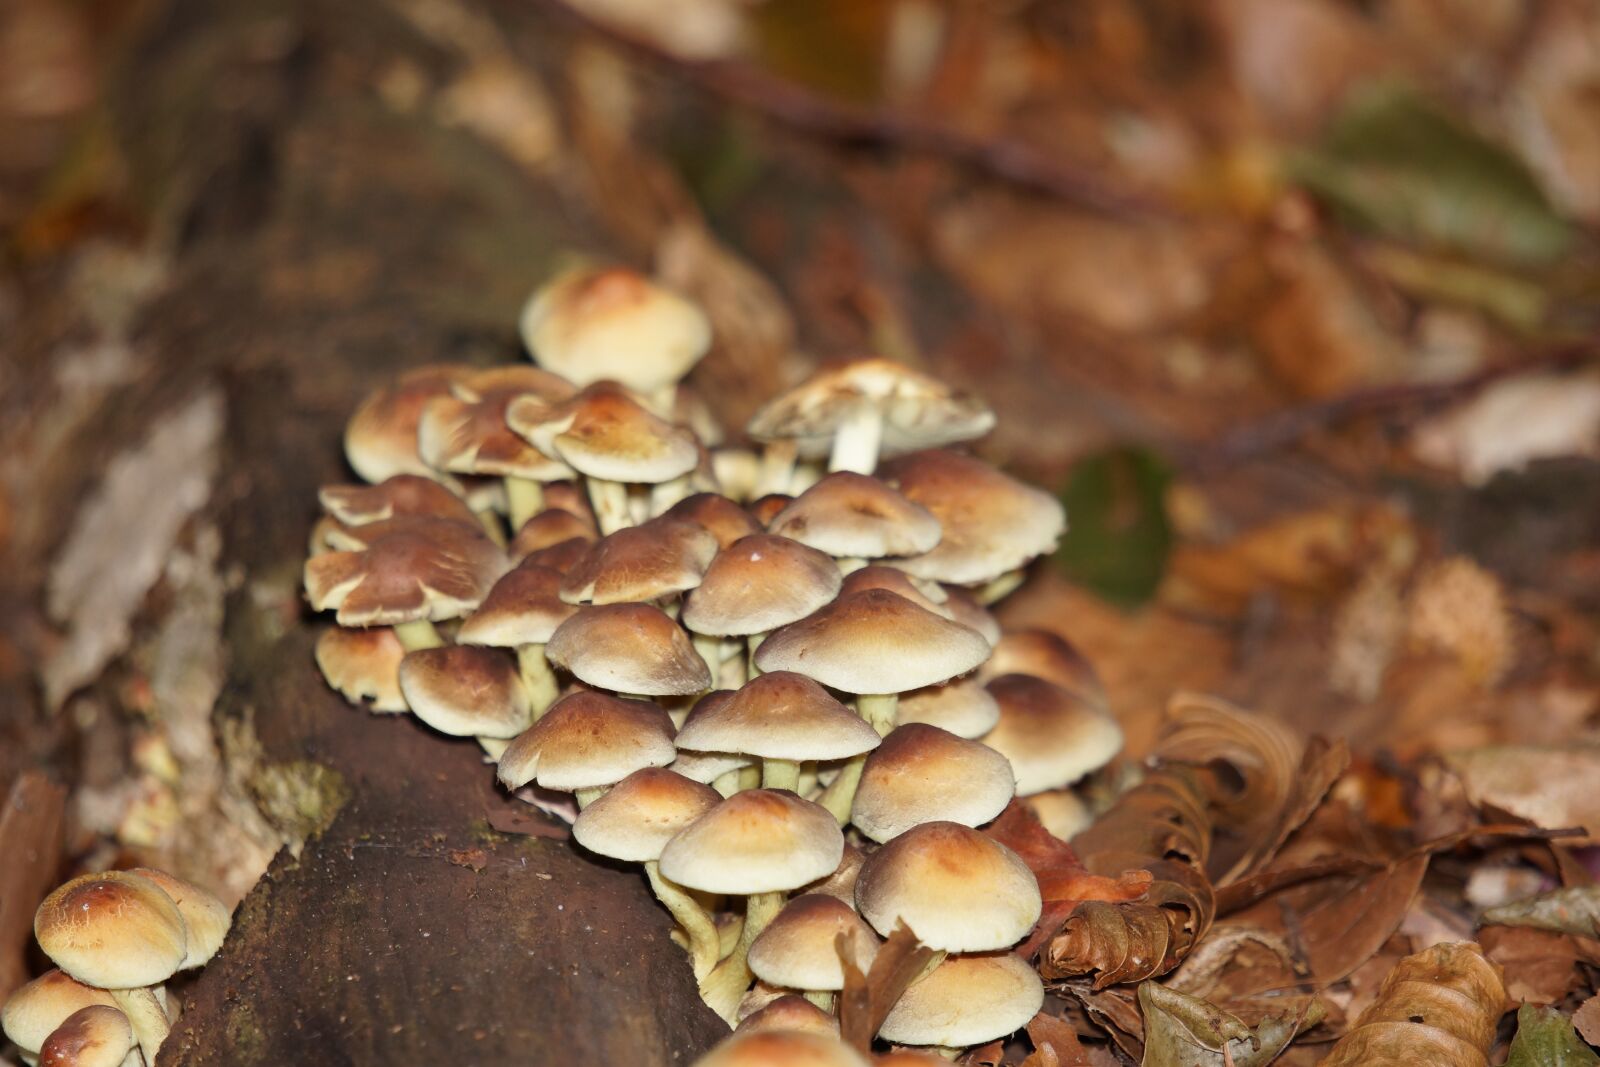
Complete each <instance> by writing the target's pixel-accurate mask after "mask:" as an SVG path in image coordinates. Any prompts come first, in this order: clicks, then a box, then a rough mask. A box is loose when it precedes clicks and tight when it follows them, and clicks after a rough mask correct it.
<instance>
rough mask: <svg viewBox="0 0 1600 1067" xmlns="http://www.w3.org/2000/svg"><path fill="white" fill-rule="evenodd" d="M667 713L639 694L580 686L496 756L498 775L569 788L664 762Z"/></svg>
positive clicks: (518, 782) (668, 758)
mask: <svg viewBox="0 0 1600 1067" xmlns="http://www.w3.org/2000/svg"><path fill="white" fill-rule="evenodd" d="M672 732H673V731H672V719H671V718H669V717H668V716H667V713H666V712H665V711H662V710H661V709H660V708H659V707H657V706H656V705H654V704H651V703H649V702H648V701H644V700H622V699H620V698H618V697H614V696H609V695H607V694H605V693H596V692H592V691H583V690H580V691H578V692H575V693H571V694H569V695H568V696H564V697H562V698H561V699H560V700H558V701H556V702H555V703H554V704H552V705H551V706H550V710H549V711H547V712H545V714H544V717H543V718H541V719H540V720H539V721H538V722H536V723H534V724H533V726H532V728H530V729H529V730H527V731H525V732H524V733H523V734H522V735H521V736H519V737H518V738H517V739H516V740H515V741H513V742H511V744H510V746H509V747H507V748H506V750H505V752H504V753H503V754H502V755H501V756H500V764H499V777H500V780H501V781H502V782H504V783H505V784H506V785H507V786H509V787H510V788H512V789H519V788H521V787H522V786H525V785H527V784H528V783H529V782H533V781H536V782H538V784H539V785H541V786H544V787H545V788H546V789H559V790H562V791H564V792H574V791H576V790H579V789H596V788H599V787H601V786H608V785H614V784H615V783H617V782H620V781H622V780H623V779H624V778H626V777H627V776H628V775H630V774H632V773H633V772H634V771H637V770H642V769H643V768H645V767H665V766H666V765H667V764H669V763H671V762H672V759H673V757H674V756H676V755H677V750H676V749H674V748H673V747H672Z"/></svg>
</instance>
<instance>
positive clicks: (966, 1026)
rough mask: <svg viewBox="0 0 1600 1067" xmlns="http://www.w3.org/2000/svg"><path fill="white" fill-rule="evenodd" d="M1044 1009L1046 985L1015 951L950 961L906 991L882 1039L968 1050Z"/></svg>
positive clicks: (1014, 1028)
mask: <svg viewBox="0 0 1600 1067" xmlns="http://www.w3.org/2000/svg"><path fill="white" fill-rule="evenodd" d="M1043 1006H1044V983H1042V982H1041V981H1040V980H1039V974H1038V972H1037V971H1035V970H1034V969H1033V967H1032V965H1030V964H1029V963H1028V961H1027V960H1025V959H1023V958H1022V957H1021V956H1018V955H1017V954H1016V953H1014V952H994V953H983V954H978V955H970V956H950V957H949V958H947V959H946V960H944V962H942V963H940V964H939V965H938V966H937V967H935V968H934V969H933V970H932V971H930V972H929V973H928V975H927V977H925V978H923V979H922V980H920V981H918V982H915V983H913V984H912V985H911V986H910V987H909V988H907V989H906V991H905V993H903V994H902V995H901V997H900V999H899V1000H898V1001H896V1002H895V1005H894V1007H893V1008H891V1009H889V1014H888V1015H887V1016H886V1017H885V1018H884V1020H883V1025H882V1026H881V1027H879V1028H878V1036H879V1037H881V1038H883V1039H884V1040H885V1041H893V1042H896V1043H898V1044H903V1045H932V1046H934V1047H936V1048H938V1049H941V1050H951V1049H962V1048H969V1047H971V1046H973V1045H981V1044H984V1043H985V1042H988V1041H994V1040H996V1039H998V1038H1002V1037H1005V1036H1006V1035H1008V1034H1011V1033H1014V1032H1016V1031H1017V1030H1020V1029H1022V1027H1024V1026H1026V1025H1027V1023H1028V1020H1029V1019H1032V1018H1033V1017H1034V1016H1035V1015H1037V1014H1038V1013H1039V1009H1040V1008H1042V1007H1043Z"/></svg>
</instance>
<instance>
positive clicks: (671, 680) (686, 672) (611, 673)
mask: <svg viewBox="0 0 1600 1067" xmlns="http://www.w3.org/2000/svg"><path fill="white" fill-rule="evenodd" d="M545 655H547V656H549V657H550V662H551V663H554V664H556V665H557V666H560V667H565V668H566V669H567V670H569V671H571V672H572V673H573V674H575V675H577V676H578V678H579V680H580V681H583V682H586V683H588V684H589V685H592V686H596V687H598V688H601V689H610V690H611V691H612V692H615V693H629V694H637V695H639V696H647V697H654V696H692V695H693V694H695V693H698V692H701V691H702V690H704V689H706V688H708V687H709V686H710V685H711V672H710V671H709V670H707V668H706V665H705V661H704V660H702V659H701V658H700V656H699V654H698V653H696V652H695V650H694V646H693V645H691V644H690V643H689V638H688V637H687V636H686V635H685V634H684V632H683V630H682V628H681V627H679V626H678V624H677V623H675V622H673V621H672V620H671V619H670V618H668V617H667V615H666V613H665V612H663V611H662V610H661V609H660V608H656V607H652V606H650V605H649V604H605V605H598V606H590V607H585V608H580V609H579V610H578V612H577V614H575V615H573V616H572V618H570V619H568V620H567V621H566V622H564V623H562V624H561V625H560V626H559V627H557V628H556V632H555V633H554V634H552V635H551V636H550V642H549V644H547V645H546V646H545Z"/></svg>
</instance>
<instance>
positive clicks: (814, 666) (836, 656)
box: [755, 589, 989, 693]
mask: <svg viewBox="0 0 1600 1067" xmlns="http://www.w3.org/2000/svg"><path fill="white" fill-rule="evenodd" d="M988 656H989V643H988V642H987V641H985V640H984V639H983V638H982V637H980V636H979V635H978V634H977V633H976V632H975V631H972V630H969V629H967V628H966V627H965V626H959V625H957V624H956V623H953V622H951V621H950V620H948V619H944V618H940V617H939V616H938V615H935V614H934V613H933V612H931V611H927V610H926V609H924V608H919V607H918V606H917V605H915V604H913V603H911V601H909V600H907V599H906V598H905V597H902V596H896V595H895V594H894V593H891V592H889V591H887V590H884V589H868V590H866V591H864V592H861V593H857V594H855V595H854V596H849V597H840V598H839V599H838V600H835V601H834V602H833V603H831V604H829V605H828V606H827V607H825V608H823V609H822V610H821V611H818V612H816V613H815V614H813V615H810V616H808V617H807V618H804V619H801V620H800V621H799V622H796V623H792V624H790V625H788V626H785V627H783V628H782V629H780V630H775V631H773V633H772V634H771V636H769V637H768V638H767V639H766V641H764V642H762V645H761V648H760V649H759V650H758V651H757V652H756V657H755V659H756V665H757V666H758V667H760V668H761V669H762V670H763V671H784V670H787V671H795V672H797V673H800V674H804V675H806V676H807V677H809V678H815V679H816V680H817V681H819V682H821V683H822V684H823V685H826V686H828V687H830V688H832V689H840V690H843V691H844V692H846V693H903V692H905V691H907V690H909V689H920V688H921V687H923V686H925V685H934V684H937V683H939V682H942V681H945V680H946V679H949V678H954V677H955V676H956V675H958V674H965V673H966V672H968V671H970V670H972V669H973V668H974V667H976V666H977V665H978V664H980V663H982V662H983V661H984V660H985V659H987V658H988Z"/></svg>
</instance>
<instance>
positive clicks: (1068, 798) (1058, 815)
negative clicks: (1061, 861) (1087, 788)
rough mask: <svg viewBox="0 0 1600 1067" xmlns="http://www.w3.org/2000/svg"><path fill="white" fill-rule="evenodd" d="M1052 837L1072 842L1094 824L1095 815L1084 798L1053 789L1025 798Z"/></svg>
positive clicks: (1068, 790)
mask: <svg viewBox="0 0 1600 1067" xmlns="http://www.w3.org/2000/svg"><path fill="white" fill-rule="evenodd" d="M1022 802H1023V803H1024V804H1026V805H1027V806H1028V808H1029V810H1031V811H1032V812H1033V814H1034V815H1036V816H1037V817H1038V819H1039V823H1040V825H1042V826H1043V827H1044V828H1045V829H1046V830H1048V831H1050V836H1052V837H1058V838H1060V839H1061V840H1063V841H1071V840H1072V839H1073V838H1074V837H1076V836H1077V835H1078V834H1079V832H1081V831H1083V830H1086V829H1088V828H1089V824H1090V823H1092V822H1094V813H1093V812H1091V811H1090V810H1089V805H1087V804H1085V803H1084V802H1083V798H1082V797H1080V796H1078V794H1076V793H1074V792H1073V791H1072V790H1070V789H1052V790H1049V791H1048V792H1045V793H1035V794H1033V795H1032V796H1030V797H1024V798H1023V801H1022Z"/></svg>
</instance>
